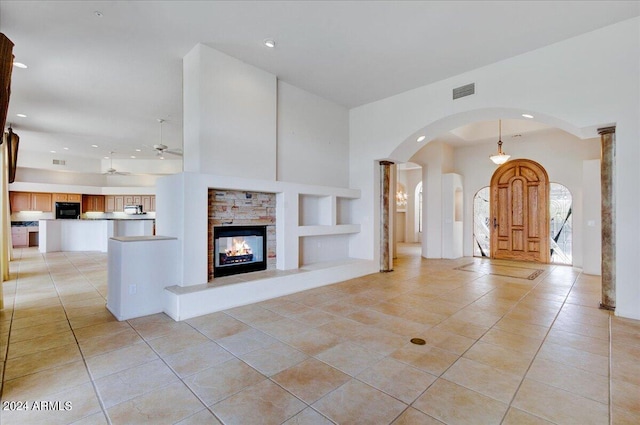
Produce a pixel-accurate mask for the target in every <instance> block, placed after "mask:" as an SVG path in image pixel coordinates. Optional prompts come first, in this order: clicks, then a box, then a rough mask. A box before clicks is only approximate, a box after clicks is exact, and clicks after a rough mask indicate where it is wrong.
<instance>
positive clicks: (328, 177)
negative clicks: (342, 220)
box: [278, 81, 349, 187]
mask: <svg viewBox="0 0 640 425" xmlns="http://www.w3.org/2000/svg"><path fill="white" fill-rule="evenodd" d="M348 167H349V111H348V110H347V108H345V107H343V106H340V105H337V104H335V103H333V102H329V101H328V100H325V99H323V98H321V97H318V96H316V95H314V94H311V93H309V92H307V91H304V90H302V89H299V88H297V87H295V86H292V85H290V84H287V83H284V82H282V81H279V82H278V180H280V181H287V182H296V183H304V184H316V185H326V186H337V187H348V186H349V172H348Z"/></svg>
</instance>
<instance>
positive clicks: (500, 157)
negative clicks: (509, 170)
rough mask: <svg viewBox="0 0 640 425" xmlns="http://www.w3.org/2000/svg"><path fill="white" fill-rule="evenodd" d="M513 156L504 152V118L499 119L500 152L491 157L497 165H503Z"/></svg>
mask: <svg viewBox="0 0 640 425" xmlns="http://www.w3.org/2000/svg"><path fill="white" fill-rule="evenodd" d="M509 158H511V155H507V154H506V153H504V152H502V120H498V153H497V154H495V155H491V156H490V157H489V159H490V160H491V161H493V163H494V164H496V165H502V164H504V163H505V162H507V161H508V160H509Z"/></svg>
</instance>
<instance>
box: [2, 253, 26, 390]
mask: <svg viewBox="0 0 640 425" xmlns="http://www.w3.org/2000/svg"><path fill="white" fill-rule="evenodd" d="M18 259H22V248H20V257H19V258H18ZM14 260H15V258H14ZM20 265H21V263H20V262H18V267H17V268H18V270H17V271H16V273H15V279H14V280H15V284H14V286H15V289H14V291H13V305H12V306H11V307H12V308H11V318H10V319H9V331H8V332H7V346H6V347H5V352H4V359H3V360H2V374H0V399H2V396H3V392H4V381H5V379H4V376H5V373H6V372H7V361H8V360H9V344H10V341H11V330H12V329H13V321H14V319H15V314H16V301H17V298H18V277H19V276H20ZM2 284H4V282H0V285H2Z"/></svg>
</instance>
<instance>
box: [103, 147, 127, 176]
mask: <svg viewBox="0 0 640 425" xmlns="http://www.w3.org/2000/svg"><path fill="white" fill-rule="evenodd" d="M102 174H105V175H109V176H113V175H119V176H126V175H127V174H129V173H127V172H126V171H117V170H116V169H115V168H113V152H109V168H107V171H105V172H104V173H102Z"/></svg>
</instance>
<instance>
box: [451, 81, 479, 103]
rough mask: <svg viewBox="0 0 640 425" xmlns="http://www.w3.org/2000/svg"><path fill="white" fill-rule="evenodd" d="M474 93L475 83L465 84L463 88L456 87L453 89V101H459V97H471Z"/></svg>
mask: <svg viewBox="0 0 640 425" xmlns="http://www.w3.org/2000/svg"><path fill="white" fill-rule="evenodd" d="M475 93H476V83H471V84H467V85H465V86H460V87H456V88H455V89H453V100H456V99H460V98H461V97H465V96H471V95H472V94H475Z"/></svg>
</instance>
